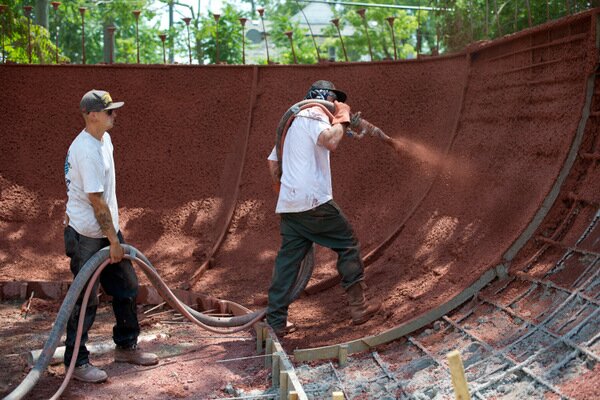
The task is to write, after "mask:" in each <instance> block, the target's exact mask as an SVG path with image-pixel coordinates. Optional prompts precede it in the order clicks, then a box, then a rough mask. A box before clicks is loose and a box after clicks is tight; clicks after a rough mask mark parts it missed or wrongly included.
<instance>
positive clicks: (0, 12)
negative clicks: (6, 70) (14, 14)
mask: <svg viewBox="0 0 600 400" xmlns="http://www.w3.org/2000/svg"><path fill="white" fill-rule="evenodd" d="M7 8H8V6H7V5H6V4H0V16H2V63H3V64H6V47H5V43H4V25H5V22H6V17H5V16H4V12H5V11H6V9H7Z"/></svg>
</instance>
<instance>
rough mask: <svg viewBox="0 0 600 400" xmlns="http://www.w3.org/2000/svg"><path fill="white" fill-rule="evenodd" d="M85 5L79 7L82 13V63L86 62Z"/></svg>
mask: <svg viewBox="0 0 600 400" xmlns="http://www.w3.org/2000/svg"><path fill="white" fill-rule="evenodd" d="M85 10H87V8H85V7H79V14H81V63H82V64H85Z"/></svg>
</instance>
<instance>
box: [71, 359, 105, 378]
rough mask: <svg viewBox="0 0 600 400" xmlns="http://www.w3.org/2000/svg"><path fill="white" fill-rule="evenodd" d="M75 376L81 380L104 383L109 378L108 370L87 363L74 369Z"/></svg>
mask: <svg viewBox="0 0 600 400" xmlns="http://www.w3.org/2000/svg"><path fill="white" fill-rule="evenodd" d="M73 378H75V379H77V380H78V381H81V382H88V383H102V382H104V381H106V380H107V379H108V375H107V374H106V372H104V371H103V370H101V369H100V368H98V367H94V366H93V365H92V364H90V363H87V364H83V365H80V366H79V367H75V369H73Z"/></svg>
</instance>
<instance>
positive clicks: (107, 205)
mask: <svg viewBox="0 0 600 400" xmlns="http://www.w3.org/2000/svg"><path fill="white" fill-rule="evenodd" d="M123 104H124V103H123V102H113V101H112V98H111V97H110V94H109V93H108V92H105V91H103V90H90V91H89V92H87V93H86V94H85V95H84V96H83V98H82V99H81V102H80V111H81V113H82V115H83V119H84V120H85V128H84V129H83V131H81V133H79V135H78V136H77V137H76V138H75V140H73V143H71V146H70V147H69V151H68V153H67V158H66V160H65V182H66V185H67V211H66V217H65V231H64V237H65V251H66V254H67V256H68V257H69V258H70V259H71V262H70V268H71V272H72V273H73V274H74V275H77V273H78V272H79V270H80V269H81V268H82V267H83V266H84V265H85V263H86V262H87V261H88V260H89V259H90V258H91V257H92V256H93V255H94V254H95V253H96V252H97V251H98V250H100V249H102V248H104V247H106V246H110V262H111V264H109V265H108V266H107V267H106V268H105V269H104V271H102V273H101V275H100V279H99V282H96V287H95V288H94V291H93V292H92V295H91V297H90V300H89V303H88V306H87V309H86V310H85V319H84V324H83V332H82V335H81V344H80V346H79V353H78V354H77V360H76V363H75V367H76V368H75V370H74V373H73V377H74V378H75V379H77V380H80V381H84V382H94V383H99V382H104V381H105V380H106V379H107V377H108V375H107V374H106V372H104V371H103V370H101V369H99V368H97V367H95V366H93V365H91V364H90V362H89V352H88V350H87V348H86V346H85V343H86V341H87V339H88V331H89V329H90V327H91V326H92V324H93V323H94V319H95V317H96V309H97V307H98V296H97V293H96V292H97V289H98V283H101V284H102V287H103V289H104V291H105V292H106V293H107V294H109V295H110V296H112V306H113V311H114V313H115V319H116V324H115V326H114V327H113V340H114V342H115V343H116V346H117V347H116V349H115V361H117V362H128V363H132V364H137V365H153V364H156V363H158V358H157V357H156V355H155V354H151V353H143V352H141V351H139V349H137V347H136V346H137V338H138V335H139V333H140V326H139V324H138V320H137V311H136V301H135V299H136V296H137V290H138V280H137V276H136V274H135V271H134V270H133V266H132V265H131V262H130V261H129V260H126V259H124V258H123V255H124V253H123V248H122V247H121V243H124V240H123V236H122V234H121V232H120V230H119V213H118V210H119V209H118V206H117V196H116V191H115V189H116V184H115V163H114V159H113V145H112V142H111V139H110V135H109V134H108V132H107V131H108V130H109V129H110V128H112V127H113V124H114V122H115V118H116V115H117V111H116V110H117V109H118V108H120V107H122V106H123ZM82 298H83V293H82V295H81V296H80V298H79V300H78V302H77V304H76V305H75V308H74V310H73V313H72V314H71V316H70V318H69V321H68V322H67V339H66V341H65V345H66V349H65V355H64V362H65V366H68V365H69V364H70V362H71V359H72V355H73V349H74V345H75V338H76V334H77V324H78V321H79V314H80V312H81V301H82Z"/></svg>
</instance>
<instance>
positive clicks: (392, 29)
mask: <svg viewBox="0 0 600 400" xmlns="http://www.w3.org/2000/svg"><path fill="white" fill-rule="evenodd" d="M395 19H396V17H387V18H386V20H387V22H388V24H389V26H390V32H392V43H393V45H394V60H397V59H398V52H397V50H396V35H395V34H394V20H395Z"/></svg>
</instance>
